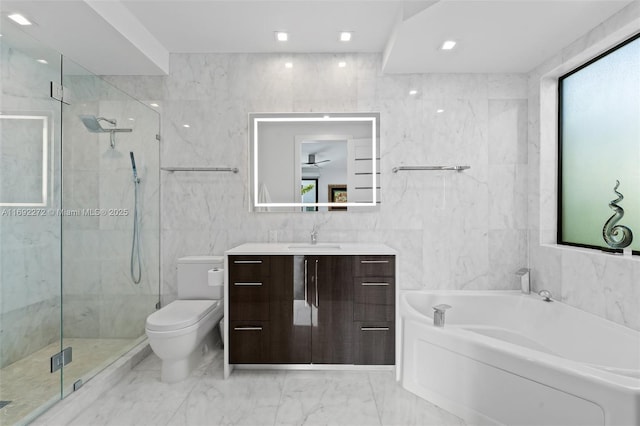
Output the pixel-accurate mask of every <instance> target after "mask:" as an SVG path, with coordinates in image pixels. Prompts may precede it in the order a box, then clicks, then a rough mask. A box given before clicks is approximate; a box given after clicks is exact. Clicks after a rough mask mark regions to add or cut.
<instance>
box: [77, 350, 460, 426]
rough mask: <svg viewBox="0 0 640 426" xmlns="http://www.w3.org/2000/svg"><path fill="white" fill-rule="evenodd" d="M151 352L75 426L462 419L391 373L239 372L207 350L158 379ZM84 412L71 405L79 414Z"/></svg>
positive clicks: (441, 425) (445, 425)
mask: <svg viewBox="0 0 640 426" xmlns="http://www.w3.org/2000/svg"><path fill="white" fill-rule="evenodd" d="M160 366H161V363H160V360H159V359H158V358H157V357H156V356H155V355H154V354H151V355H149V356H148V357H147V358H146V359H144V360H143V361H142V362H141V363H140V364H138V365H137V366H136V367H135V368H134V369H133V370H132V371H131V372H130V373H128V374H127V375H126V376H125V377H124V378H123V379H122V380H121V381H120V382H119V383H117V384H116V385H115V386H113V387H112V388H111V389H105V391H104V393H103V394H102V395H101V396H100V397H99V398H98V399H97V400H96V402H95V403H93V404H91V405H90V406H88V407H84V408H83V409H82V410H80V411H81V412H80V413H79V414H78V415H77V416H76V417H75V418H73V419H72V420H71V421H70V422H69V424H70V425H87V424H91V425H95V426H99V425H119V426H126V425H145V424H149V425H205V424H208V425H214V424H215V425H218V424H221V425H222V424H223V425H251V426H258V425H326V424H334V425H433V426H436V425H438V426H449V425H451V426H464V424H465V423H464V422H463V421H462V420H461V419H459V418H458V417H456V416H454V415H452V414H450V413H448V412H446V411H444V410H442V409H440V408H438V407H436V406H435V405H433V404H430V403H429V402H427V401H425V400H423V399H421V398H418V397H417V396H415V395H413V394H411V393H409V392H407V391H406V390H404V389H403V388H402V387H401V386H400V385H399V384H398V383H396V382H395V380H394V373H393V372H391V371H261V370H236V371H234V372H233V374H232V375H231V376H230V378H229V379H227V380H225V379H224V378H223V373H222V352H221V351H220V350H215V351H212V352H210V353H209V354H208V355H207V356H206V357H205V359H204V360H203V362H202V363H201V365H200V366H199V367H198V368H197V369H196V370H195V371H194V372H193V373H192V374H191V376H190V377H189V378H187V379H186V380H184V381H182V382H179V383H176V384H173V385H167V384H164V383H162V382H160V381H159V376H160ZM77 408H79V407H68V409H69V410H74V411H77V410H76V409H77Z"/></svg>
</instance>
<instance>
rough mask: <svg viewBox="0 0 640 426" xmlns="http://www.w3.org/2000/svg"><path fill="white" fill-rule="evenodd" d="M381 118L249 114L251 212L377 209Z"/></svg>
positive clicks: (306, 114) (322, 114) (345, 115)
mask: <svg viewBox="0 0 640 426" xmlns="http://www.w3.org/2000/svg"><path fill="white" fill-rule="evenodd" d="M379 134H380V114H379V113H251V114H249V152H250V155H249V157H250V165H249V170H250V171H251V172H250V173H251V185H250V187H251V190H250V192H251V194H250V196H251V200H252V207H253V210H254V211H272V212H282V211H287V212H293V211H301V212H309V211H338V212H339V211H362V210H365V211H370V210H371V209H376V208H377V207H378V205H379V204H380V158H379V152H380V151H379V146H380V140H379Z"/></svg>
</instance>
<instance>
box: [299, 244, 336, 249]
mask: <svg viewBox="0 0 640 426" xmlns="http://www.w3.org/2000/svg"><path fill="white" fill-rule="evenodd" d="M289 249H293V250H295V249H305V250H308V249H316V250H338V249H340V244H332V243H317V244H311V243H296V244H289Z"/></svg>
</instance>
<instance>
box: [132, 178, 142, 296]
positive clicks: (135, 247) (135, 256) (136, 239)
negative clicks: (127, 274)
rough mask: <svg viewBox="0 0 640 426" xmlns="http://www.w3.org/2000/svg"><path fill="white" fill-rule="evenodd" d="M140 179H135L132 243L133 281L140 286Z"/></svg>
mask: <svg viewBox="0 0 640 426" xmlns="http://www.w3.org/2000/svg"><path fill="white" fill-rule="evenodd" d="M139 185H140V179H138V177H134V178H133V187H134V201H133V238H132V241H131V280H132V281H133V283H134V284H139V283H140V280H141V279H142V267H141V266H140V226H139V222H140V221H139V218H138V186H139Z"/></svg>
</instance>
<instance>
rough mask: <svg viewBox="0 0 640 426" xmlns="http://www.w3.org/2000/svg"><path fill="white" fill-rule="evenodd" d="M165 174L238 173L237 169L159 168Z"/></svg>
mask: <svg viewBox="0 0 640 426" xmlns="http://www.w3.org/2000/svg"><path fill="white" fill-rule="evenodd" d="M160 170H164V171H165V172H233V173H238V168H237V167H161V168H160Z"/></svg>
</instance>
